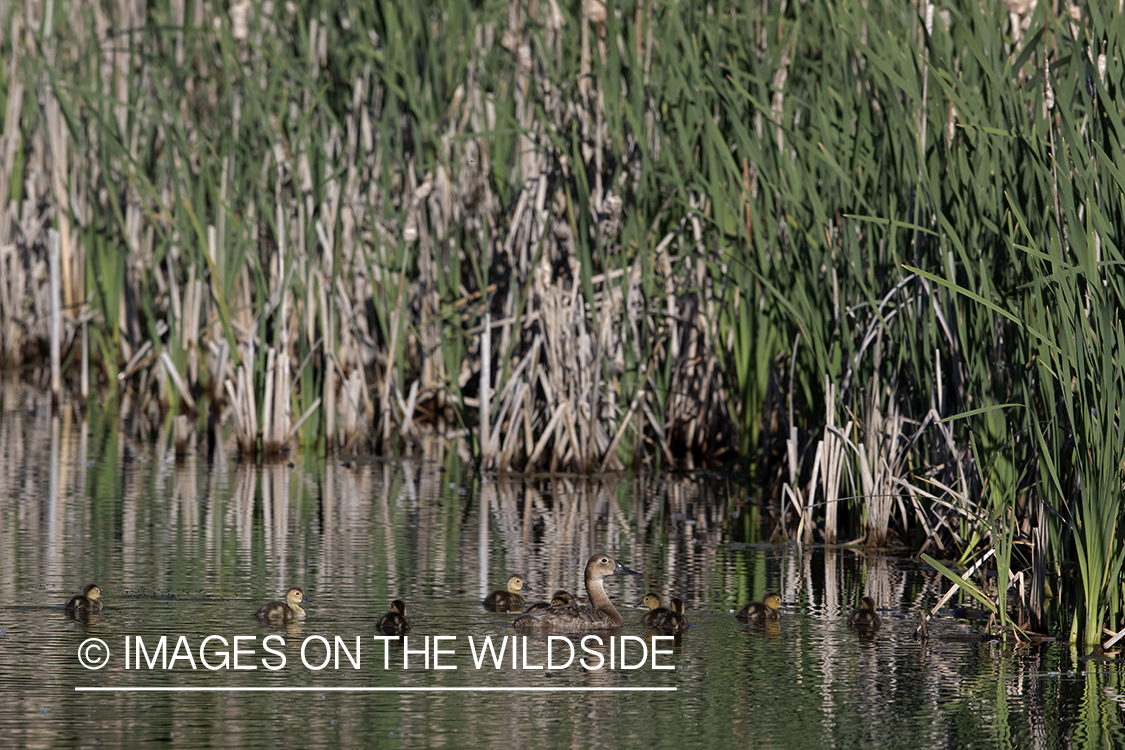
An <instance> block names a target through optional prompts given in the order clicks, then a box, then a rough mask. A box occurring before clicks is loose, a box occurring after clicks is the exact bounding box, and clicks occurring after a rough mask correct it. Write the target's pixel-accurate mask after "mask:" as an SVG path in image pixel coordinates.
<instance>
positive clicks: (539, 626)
mask: <svg viewBox="0 0 1125 750" xmlns="http://www.w3.org/2000/svg"><path fill="white" fill-rule="evenodd" d="M612 575H640V573H638V572H637V571H635V570H629V569H628V568H626V567H625V566H624V565H622V564H621V563H619V562H617V561H616V560H614V559H613V558H612V557H610V556H609V555H604V554H602V555H594V556H593V557H591V558H590V559H589V560H588V561H587V562H586V594H587V595H588V596H589V598H590V603H589V604H581V603H579V602H572V603H570V604H563V605H557V606H552V607H547V608H546V609H540V610H536V611H534V612H528V613H526V614H524V615H521V616H520V617H518V618H516V620H515V622H513V623H512V627H513V628H515V629H516V630H522V631H541V632H555V633H583V632H586V631H588V630H606V629H609V628H619V627H621V625H622V624H623V622H624V620H622V619H621V614H620V613H619V612H618V611H617V609H616V608H615V607H614V606H613V602H611V601H610V600H609V597H608V596H607V595H606V593H605V585H604V584H603V579H605V578H606V577H607V576H612Z"/></svg>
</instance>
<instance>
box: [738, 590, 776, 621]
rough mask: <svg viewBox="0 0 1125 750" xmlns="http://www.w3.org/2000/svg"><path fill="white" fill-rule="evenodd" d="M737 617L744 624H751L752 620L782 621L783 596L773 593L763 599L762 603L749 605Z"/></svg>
mask: <svg viewBox="0 0 1125 750" xmlns="http://www.w3.org/2000/svg"><path fill="white" fill-rule="evenodd" d="M735 617H737V618H738V619H739V620H742V621H743V622H750V621H751V620H756V621H758V622H761V621H763V620H780V619H781V594H778V593H777V592H775V591H771V592H770V593H768V594H766V595H765V596H764V597H762V601H760V602H750V603H749V604H747V605H746V606H745V607H743V608H742V611H741V612H739V613H738V614H737V615H735Z"/></svg>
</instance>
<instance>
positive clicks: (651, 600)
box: [645, 592, 660, 609]
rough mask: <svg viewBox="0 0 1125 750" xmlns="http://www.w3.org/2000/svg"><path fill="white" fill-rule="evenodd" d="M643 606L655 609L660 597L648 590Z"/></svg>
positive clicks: (658, 604)
mask: <svg viewBox="0 0 1125 750" xmlns="http://www.w3.org/2000/svg"><path fill="white" fill-rule="evenodd" d="M645 606H646V607H648V608H649V609H656V608H658V607H659V606H660V597H659V596H658V595H657V594H653V593H652V592H649V593H648V594H646V595H645Z"/></svg>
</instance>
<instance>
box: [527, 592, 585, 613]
mask: <svg viewBox="0 0 1125 750" xmlns="http://www.w3.org/2000/svg"><path fill="white" fill-rule="evenodd" d="M576 601H578V597H576V596H575V595H574V594H572V593H570V592H569V591H563V590H562V589H559V590H558V591H556V592H555V594H554V596H552V597H551V601H549V602H535V604H532V605H531V606H530V607H528V608H527V609H525V610H524V614H527V613H528V612H538V611H539V610H541V609H547V608H549V607H561V606H563V605H564V604H573V603H574V602H576Z"/></svg>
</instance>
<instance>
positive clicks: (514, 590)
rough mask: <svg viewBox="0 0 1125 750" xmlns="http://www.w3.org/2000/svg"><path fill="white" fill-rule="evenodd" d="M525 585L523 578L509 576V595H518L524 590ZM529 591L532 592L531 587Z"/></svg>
mask: <svg viewBox="0 0 1125 750" xmlns="http://www.w3.org/2000/svg"><path fill="white" fill-rule="evenodd" d="M524 583H525V581H524V580H523V576H509V578H508V593H509V594H518V593H519V592H520V591H521V590H522V589H523V585H524ZM528 590H529V591H530V590H531V589H530V587H529V588H528Z"/></svg>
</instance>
